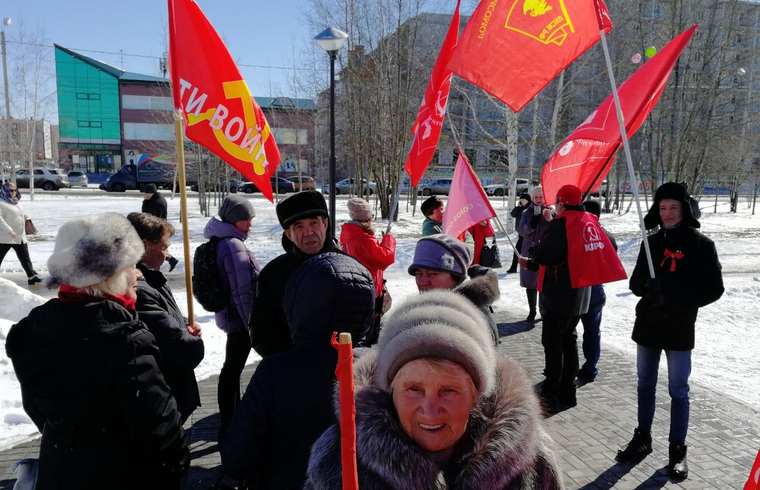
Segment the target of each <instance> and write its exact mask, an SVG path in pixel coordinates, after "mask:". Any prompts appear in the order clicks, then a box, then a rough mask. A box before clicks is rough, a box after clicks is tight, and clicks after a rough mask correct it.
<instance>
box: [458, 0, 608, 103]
mask: <svg viewBox="0 0 760 490" xmlns="http://www.w3.org/2000/svg"><path fill="white" fill-rule="evenodd" d="M611 29H612V23H611V22H610V20H609V13H608V12H607V6H606V5H604V2H603V1H602V0H482V1H481V2H480V4H479V5H478V7H477V8H476V9H475V12H473V14H472V17H470V20H469V21H468V22H467V26H466V27H465V29H464V32H463V33H462V37H461V38H460V39H459V43H458V44H457V47H456V49H455V50H454V54H453V56H452V58H451V61H450V62H449V65H448V68H449V69H450V70H451V71H453V72H454V73H456V74H457V75H459V76H460V77H462V78H464V79H465V80H469V81H470V82H472V83H474V84H475V85H477V86H479V87H481V88H483V89H484V90H486V91H487V92H489V93H491V94H492V95H494V96H495V97H497V98H498V99H500V100H501V101H502V102H504V103H505V104H507V105H508V106H509V107H511V108H512V110H513V111H515V112H517V111H519V110H520V109H522V108H523V107H524V106H525V104H527V103H528V102H530V100H531V99H532V98H533V97H534V96H535V95H536V94H537V93H538V92H540V91H541V89H543V88H544V87H545V86H546V84H548V83H549V82H550V81H551V80H552V79H553V78H554V77H555V76H557V74H558V73H559V72H560V71H562V70H564V69H565V67H566V66H568V65H569V64H570V63H572V62H573V61H575V59H576V58H578V56H580V55H581V54H583V53H584V52H585V51H586V50H587V49H589V48H590V47H591V46H593V45H594V44H595V43H596V42H597V41H599V39H600V34H599V31H600V30H604V32H609V31H610V30H611Z"/></svg>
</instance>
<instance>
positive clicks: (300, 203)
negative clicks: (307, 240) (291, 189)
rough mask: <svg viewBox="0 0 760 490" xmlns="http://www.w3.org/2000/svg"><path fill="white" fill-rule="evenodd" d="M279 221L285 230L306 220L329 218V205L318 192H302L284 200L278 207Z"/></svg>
mask: <svg viewBox="0 0 760 490" xmlns="http://www.w3.org/2000/svg"><path fill="white" fill-rule="evenodd" d="M276 211H277V219H278V220H279V221H280V225H281V226H282V228H283V229H284V230H286V229H288V228H289V227H290V225H292V224H293V223H295V222H296V221H298V220H299V219H304V218H314V217H316V216H322V217H323V218H327V217H328V214H327V203H325V198H324V196H322V194H321V193H319V192H317V191H301V192H298V193H297V194H293V195H292V196H290V197H288V198H286V199H283V200H282V201H280V203H279V204H278V205H277V207H276Z"/></svg>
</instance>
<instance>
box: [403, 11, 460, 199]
mask: <svg viewBox="0 0 760 490" xmlns="http://www.w3.org/2000/svg"><path fill="white" fill-rule="evenodd" d="M460 2H461V0H458V1H457V9H456V11H455V12H454V16H453V17H452V18H451V24H449V30H448V32H447V33H446V38H445V39H444V41H443V45H442V46H441V51H440V53H438V59H437V60H436V62H435V65H434V66H433V72H432V73H431V74H430V81H429V82H428V85H427V89H426V90H425V97H424V98H423V99H422V104H420V111H419V113H418V114H417V119H416V120H415V121H414V126H413V127H412V134H414V141H412V148H411V149H410V150H409V156H408V157H406V163H405V164H404V169H405V170H406V173H408V174H409V177H411V179H412V183H411V186H412V187H417V185H418V184H419V183H420V179H421V178H422V175H423V174H424V173H425V170H427V168H428V165H430V160H431V159H432V158H433V154H434V153H435V147H436V146H437V145H438V138H439V137H440V136H441V127H442V126H443V118H444V116H445V115H446V102H447V101H448V100H449V88H450V87H451V71H450V70H448V69H446V65H447V64H448V62H449V60H450V59H451V53H452V52H453V51H454V48H455V47H456V45H457V37H458V36H459V3H460Z"/></svg>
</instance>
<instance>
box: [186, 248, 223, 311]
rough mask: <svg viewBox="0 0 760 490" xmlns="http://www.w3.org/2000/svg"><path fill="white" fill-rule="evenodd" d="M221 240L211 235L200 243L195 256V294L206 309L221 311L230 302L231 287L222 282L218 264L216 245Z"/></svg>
mask: <svg viewBox="0 0 760 490" xmlns="http://www.w3.org/2000/svg"><path fill="white" fill-rule="evenodd" d="M220 240H221V238H219V237H211V239H210V240H209V241H207V242H206V243H202V244H200V245H198V248H196V249H195V256H194V257H193V296H194V297H195V299H196V300H198V303H200V304H201V306H202V307H203V309H205V310H206V311H213V312H217V311H221V310H223V309H225V308H226V307H227V305H228V304H229V302H230V291H229V288H228V287H227V286H226V285H225V284H224V283H223V282H222V279H221V277H220V274H219V268H218V267H217V266H216V246H217V245H218V244H219V241H220Z"/></svg>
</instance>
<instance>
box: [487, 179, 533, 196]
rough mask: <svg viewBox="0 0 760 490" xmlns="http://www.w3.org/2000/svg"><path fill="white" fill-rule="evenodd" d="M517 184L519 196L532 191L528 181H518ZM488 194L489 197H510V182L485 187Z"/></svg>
mask: <svg viewBox="0 0 760 490" xmlns="http://www.w3.org/2000/svg"><path fill="white" fill-rule="evenodd" d="M516 181H517V182H516V183H517V195H518V196H519V195H520V194H522V193H523V192H528V190H529V189H530V182H529V181H528V180H527V179H516ZM483 190H484V191H486V194H488V195H489V196H508V195H509V180H505V181H503V182H500V183H498V184H491V185H487V186H485V187H483Z"/></svg>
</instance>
